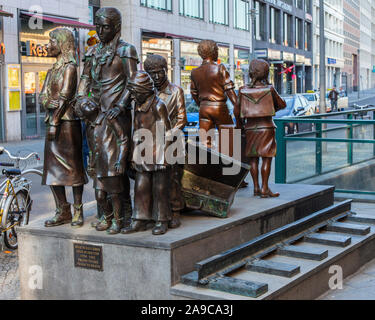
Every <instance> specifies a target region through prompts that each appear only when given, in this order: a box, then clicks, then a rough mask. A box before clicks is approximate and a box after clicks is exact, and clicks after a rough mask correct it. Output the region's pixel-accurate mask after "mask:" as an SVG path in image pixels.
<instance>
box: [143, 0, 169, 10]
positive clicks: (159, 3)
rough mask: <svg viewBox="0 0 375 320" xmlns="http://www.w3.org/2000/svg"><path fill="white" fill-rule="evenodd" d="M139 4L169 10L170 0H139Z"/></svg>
mask: <svg viewBox="0 0 375 320" xmlns="http://www.w3.org/2000/svg"><path fill="white" fill-rule="evenodd" d="M141 6H144V7H147V8H152V9H158V10H165V11H169V12H171V11H172V0H141Z"/></svg>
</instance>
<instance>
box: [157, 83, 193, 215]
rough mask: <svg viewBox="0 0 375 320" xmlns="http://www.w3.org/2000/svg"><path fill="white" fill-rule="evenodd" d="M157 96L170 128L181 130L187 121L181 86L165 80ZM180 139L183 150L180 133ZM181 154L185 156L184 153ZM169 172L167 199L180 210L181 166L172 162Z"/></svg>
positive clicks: (182, 137)
mask: <svg viewBox="0 0 375 320" xmlns="http://www.w3.org/2000/svg"><path fill="white" fill-rule="evenodd" d="M158 96H159V98H161V99H162V100H163V101H164V102H165V104H166V106H167V109H168V113H169V119H170V121H171V126H172V129H179V130H183V129H184V127H185V125H186V123H187V115H186V107H185V96H184V91H183V90H182V88H180V87H179V86H177V85H175V84H173V83H171V82H169V81H168V80H167V81H166V82H165V83H164V85H163V86H162V87H161V88H160V90H159V91H158ZM180 139H181V141H179V142H180V143H181V145H180V148H181V150H184V151H185V137H184V136H183V135H182V136H181V137H180ZM182 156H183V157H185V153H184V154H183V155H182ZM170 173H171V180H170V188H169V190H170V191H169V194H170V197H169V200H170V203H171V209H172V210H174V211H178V210H182V209H183V208H184V207H185V202H184V199H183V196H182V193H181V188H182V187H181V179H182V175H183V167H182V166H181V165H179V164H174V165H173V166H172V168H171V172H170Z"/></svg>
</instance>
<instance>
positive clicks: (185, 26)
mask: <svg viewBox="0 0 375 320" xmlns="http://www.w3.org/2000/svg"><path fill="white" fill-rule="evenodd" d="M101 5H102V6H113V7H116V8H118V9H119V10H120V11H121V13H122V15H123V30H122V31H123V32H122V35H123V38H124V39H125V40H126V41H128V42H130V43H132V44H133V45H135V47H136V48H137V50H138V54H139V55H140V56H141V65H140V68H143V61H144V60H145V59H146V58H147V56H148V55H149V54H160V55H163V56H164V57H165V58H166V59H167V61H168V65H169V77H170V79H171V80H172V81H173V82H175V83H176V84H179V85H181V86H182V87H183V89H184V91H185V94H187V95H189V94H190V73H191V70H192V69H194V68H196V67H198V66H199V65H200V64H201V59H200V57H199V55H198V52H197V47H198V44H199V41H200V40H202V39H212V40H214V41H216V42H217V43H218V45H219V62H220V63H223V64H224V65H226V66H227V68H228V70H229V71H230V74H231V76H232V78H233V79H235V82H236V87H237V88H238V87H239V86H241V85H242V84H243V83H244V80H243V68H244V65H248V57H249V52H250V46H251V39H250V32H249V31H250V26H249V17H248V14H247V12H248V8H249V4H248V3H247V2H246V1H242V0H233V1H228V0H163V1H160V0H136V1H118V0H102V1H101Z"/></svg>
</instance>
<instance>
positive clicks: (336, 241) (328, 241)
mask: <svg viewBox="0 0 375 320" xmlns="http://www.w3.org/2000/svg"><path fill="white" fill-rule="evenodd" d="M304 241H305V242H311V243H319V244H324V245H327V246H337V247H346V246H348V245H349V244H350V243H351V241H352V239H351V238H350V237H348V236H341V235H336V234H327V233H311V234H309V235H307V236H306V237H304Z"/></svg>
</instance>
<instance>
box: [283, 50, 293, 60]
mask: <svg viewBox="0 0 375 320" xmlns="http://www.w3.org/2000/svg"><path fill="white" fill-rule="evenodd" d="M283 59H284V61H291V62H293V61H294V54H293V53H290V52H283Z"/></svg>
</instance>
